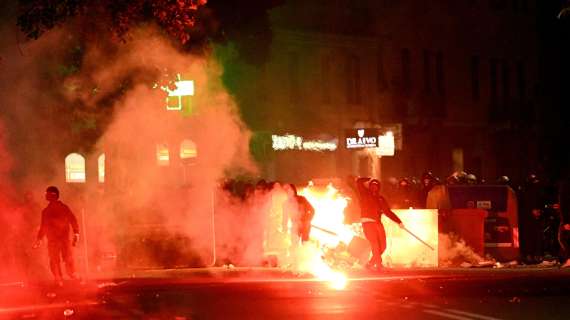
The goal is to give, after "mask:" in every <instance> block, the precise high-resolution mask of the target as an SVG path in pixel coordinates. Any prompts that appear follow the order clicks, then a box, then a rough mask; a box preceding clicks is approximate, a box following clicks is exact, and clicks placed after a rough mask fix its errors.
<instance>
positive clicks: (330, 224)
mask: <svg viewBox="0 0 570 320" xmlns="http://www.w3.org/2000/svg"><path fill="white" fill-rule="evenodd" d="M300 194H301V195H303V196H304V197H306V198H307V200H308V201H309V202H310V203H311V205H312V206H313V207H314V209H315V216H314V218H313V221H312V225H313V227H312V229H311V240H312V241H314V242H315V247H314V249H313V250H311V248H305V252H304V255H302V256H301V257H300V258H301V260H302V261H301V265H302V266H301V268H302V269H305V270H307V271H308V272H310V273H312V274H313V275H315V277H316V278H317V279H320V280H324V281H327V282H329V285H330V286H331V287H332V288H334V289H337V290H341V289H344V288H345V287H346V285H347V278H346V275H345V274H344V273H343V272H340V271H335V270H333V269H332V268H331V267H330V266H329V265H328V264H327V263H326V262H325V261H324V260H323V259H322V253H323V252H322V250H323V249H324V248H326V247H329V248H334V247H336V246H337V245H338V244H339V243H340V242H344V243H346V244H348V243H349V242H350V240H351V239H352V238H353V237H354V233H353V232H352V230H350V228H348V226H347V225H345V224H344V209H345V208H346V206H347V204H348V200H347V198H346V197H344V196H342V195H341V194H340V193H339V191H338V190H337V189H336V188H335V187H334V186H333V185H332V184H329V185H327V186H326V187H316V186H314V185H313V184H310V185H309V186H308V187H306V188H304V189H302V190H301V191H300Z"/></svg>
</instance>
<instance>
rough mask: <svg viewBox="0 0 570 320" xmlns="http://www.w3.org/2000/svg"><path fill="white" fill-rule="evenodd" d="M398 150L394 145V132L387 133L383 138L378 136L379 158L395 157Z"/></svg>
mask: <svg viewBox="0 0 570 320" xmlns="http://www.w3.org/2000/svg"><path fill="white" fill-rule="evenodd" d="M395 150H396V144H395V143H394V134H393V133H392V131H388V132H386V134H384V135H382V136H378V148H376V155H377V156H380V157H381V156H393V155H394V152H395Z"/></svg>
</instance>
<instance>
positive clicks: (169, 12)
mask: <svg viewBox="0 0 570 320" xmlns="http://www.w3.org/2000/svg"><path fill="white" fill-rule="evenodd" d="M205 2H206V1H205V0H20V1H19V11H20V12H19V16H18V26H19V27H20V29H21V30H22V31H23V32H24V33H25V34H26V35H27V36H28V37H29V38H33V39H37V38H38V37H40V36H41V35H42V34H43V33H45V32H46V31H48V30H50V29H53V28H54V27H56V26H58V25H61V24H63V23H65V22H67V21H69V20H71V19H74V18H79V19H81V22H83V24H84V25H85V26H86V27H87V29H86V30H87V32H88V31H89V30H92V31H95V30H99V28H96V27H95V25H98V26H101V25H103V26H104V28H105V29H107V30H108V31H110V32H112V34H113V35H114V36H116V37H117V38H119V39H122V40H124V39H125V36H126V35H127V34H128V32H129V30H130V29H131V28H132V27H133V26H136V25H138V24H141V23H156V24H157V25H158V26H160V27H161V28H163V29H164V30H165V31H166V32H167V33H168V35H170V36H171V37H173V38H175V39H177V40H179V41H180V42H181V43H182V44H185V43H187V42H188V41H189V40H190V34H191V32H192V30H193V29H194V27H195V25H196V20H197V14H198V11H199V9H200V7H202V6H204V4H205ZM89 27H91V28H89Z"/></svg>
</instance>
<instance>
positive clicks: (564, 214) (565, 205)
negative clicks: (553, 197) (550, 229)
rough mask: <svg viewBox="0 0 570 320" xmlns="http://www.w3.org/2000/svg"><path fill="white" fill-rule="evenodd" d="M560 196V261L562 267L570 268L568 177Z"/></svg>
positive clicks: (569, 191) (562, 184)
mask: <svg viewBox="0 0 570 320" xmlns="http://www.w3.org/2000/svg"><path fill="white" fill-rule="evenodd" d="M558 197H559V199H558V201H559V202H558V203H559V204H560V228H559V229H558V230H559V231H558V242H559V243H560V262H561V264H562V266H561V267H562V268H570V178H566V179H565V180H564V181H563V182H562V183H561V184H560V188H559V193H558Z"/></svg>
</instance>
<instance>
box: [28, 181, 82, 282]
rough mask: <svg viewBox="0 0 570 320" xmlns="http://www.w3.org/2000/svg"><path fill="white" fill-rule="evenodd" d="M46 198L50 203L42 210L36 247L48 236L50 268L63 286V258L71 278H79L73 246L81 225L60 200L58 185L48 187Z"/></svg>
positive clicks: (56, 279) (77, 238)
mask: <svg viewBox="0 0 570 320" xmlns="http://www.w3.org/2000/svg"><path fill="white" fill-rule="evenodd" d="M45 198H46V200H47V201H48V202H49V204H48V206H47V207H46V208H45V209H44V210H43V211H42V217H41V224H40V230H39V231H38V236H37V240H36V243H35V244H34V247H35V248H37V247H39V246H40V245H41V242H42V240H43V238H44V237H46V238H47V248H48V255H49V265H50V269H51V272H52V274H53V276H54V278H55V281H56V283H57V284H58V285H59V286H62V285H63V282H62V281H63V277H62V272H61V259H62V258H63V262H64V264H65V269H66V271H67V275H68V276H69V277H70V278H71V279H74V280H75V279H77V275H76V274H75V265H74V262H73V252H72V249H71V247H72V246H75V245H76V244H77V241H78V240H79V225H78V223H77V218H75V215H74V214H73V212H71V210H70V209H69V207H68V206H67V205H65V204H64V203H63V202H61V201H60V200H59V190H58V189H57V187H54V186H50V187H48V188H47V189H46V194H45ZM70 229H71V230H72V231H73V239H70V234H69V231H70Z"/></svg>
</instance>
